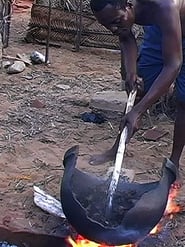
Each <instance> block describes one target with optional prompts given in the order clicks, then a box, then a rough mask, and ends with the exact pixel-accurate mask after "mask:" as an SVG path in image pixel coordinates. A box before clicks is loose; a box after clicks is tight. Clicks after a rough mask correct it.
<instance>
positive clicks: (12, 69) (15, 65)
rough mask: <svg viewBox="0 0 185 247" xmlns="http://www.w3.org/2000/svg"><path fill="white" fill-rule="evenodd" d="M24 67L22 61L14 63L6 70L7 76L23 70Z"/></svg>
mask: <svg viewBox="0 0 185 247" xmlns="http://www.w3.org/2000/svg"><path fill="white" fill-rule="evenodd" d="M25 68H26V65H25V63H24V62H22V61H15V62H14V63H13V64H12V65H11V66H9V67H8V68H7V73H8V74H17V73H21V72H23V71H24V70H25Z"/></svg>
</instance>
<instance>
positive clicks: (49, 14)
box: [45, 0, 51, 64]
mask: <svg viewBox="0 0 185 247" xmlns="http://www.w3.org/2000/svg"><path fill="white" fill-rule="evenodd" d="M47 24H48V25H47V26H48V30H47V31H48V32H47V40H46V54H45V63H46V64H47V63H48V62H49V43H50V35H51V0H49V6H48V22H47Z"/></svg>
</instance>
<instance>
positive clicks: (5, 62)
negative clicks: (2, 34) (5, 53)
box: [2, 60, 13, 69]
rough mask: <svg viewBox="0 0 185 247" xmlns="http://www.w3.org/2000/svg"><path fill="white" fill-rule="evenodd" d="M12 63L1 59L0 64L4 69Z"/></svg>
mask: <svg viewBox="0 0 185 247" xmlns="http://www.w3.org/2000/svg"><path fill="white" fill-rule="evenodd" d="M12 64H13V62H11V61H9V60H3V61H2V66H3V68H4V69H7V68H8V67H9V66H11V65H12Z"/></svg>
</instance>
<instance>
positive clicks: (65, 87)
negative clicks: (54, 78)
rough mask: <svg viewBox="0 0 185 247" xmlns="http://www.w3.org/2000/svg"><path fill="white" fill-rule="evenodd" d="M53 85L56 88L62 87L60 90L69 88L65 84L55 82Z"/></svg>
mask: <svg viewBox="0 0 185 247" xmlns="http://www.w3.org/2000/svg"><path fill="white" fill-rule="evenodd" d="M55 87H56V88H58V89H62V90H68V89H70V86H69V85H66V84H57V85H55Z"/></svg>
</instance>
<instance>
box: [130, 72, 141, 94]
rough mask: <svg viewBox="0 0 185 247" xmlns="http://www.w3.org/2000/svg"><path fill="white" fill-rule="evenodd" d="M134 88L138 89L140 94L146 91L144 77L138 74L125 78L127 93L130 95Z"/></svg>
mask: <svg viewBox="0 0 185 247" xmlns="http://www.w3.org/2000/svg"><path fill="white" fill-rule="evenodd" d="M134 89H137V92H138V93H137V94H138V95H143V92H144V83H143V79H142V78H141V77H139V76H137V75H135V76H133V77H132V78H126V80H125V90H126V92H127V94H128V95H129V93H130V92H131V91H132V90H134Z"/></svg>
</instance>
